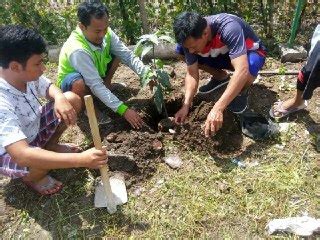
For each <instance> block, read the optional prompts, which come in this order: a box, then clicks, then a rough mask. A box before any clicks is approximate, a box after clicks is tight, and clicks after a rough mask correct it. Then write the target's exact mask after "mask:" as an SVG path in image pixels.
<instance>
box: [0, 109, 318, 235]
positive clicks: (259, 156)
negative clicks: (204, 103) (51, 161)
mask: <svg viewBox="0 0 320 240" xmlns="http://www.w3.org/2000/svg"><path fill="white" fill-rule="evenodd" d="M312 114H314V113H312ZM312 114H311V115H312ZM302 120H303V119H301V118H298V119H297V121H295V124H292V125H291V126H290V127H289V128H288V131H287V132H283V133H281V135H280V136H279V137H278V138H277V139H274V140H270V141H265V142H256V143H255V142H253V141H251V140H248V141H249V144H248V145H247V146H246V150H244V152H243V153H242V154H241V155H240V156H239V158H240V159H241V160H242V161H244V162H245V163H247V164H248V167H247V168H245V169H241V168H239V167H237V166H236V165H235V164H233V163H231V161H230V159H229V158H224V159H221V158H218V157H215V156H212V157H210V156H208V155H206V154H203V153H199V152H195V151H192V150H191V149H189V150H188V151H184V152H181V151H179V149H180V148H181V146H180V145H179V143H178V142H174V141H167V142H165V143H164V146H165V149H166V151H168V152H175V151H176V152H178V153H179V155H180V157H181V158H182V160H183V165H182V167H181V168H180V169H178V170H172V169H170V168H169V167H168V166H167V165H166V164H165V163H164V162H163V163H161V164H159V165H157V172H156V173H155V174H154V175H153V176H152V178H150V179H148V181H145V182H140V183H138V184H136V185H133V186H131V188H129V189H128V193H129V202H128V203H127V204H125V205H123V206H122V207H120V209H119V210H118V211H117V213H116V214H114V215H109V214H108V213H107V211H106V209H95V208H94V207H93V196H94V181H95V178H96V177H97V175H98V174H97V173H96V172H94V171H91V170H84V169H76V170H59V171H55V172H54V174H56V175H57V174H58V175H59V178H60V179H61V178H62V181H63V182H64V183H65V188H64V190H63V192H62V193H61V194H57V195H55V196H53V197H50V198H44V197H42V198H41V197H40V198H39V197H38V196H37V195H35V194H33V193H31V192H30V191H29V190H28V189H26V188H25V187H24V186H23V185H22V184H21V183H20V182H18V181H11V182H10V183H9V181H7V180H2V179H0V180H1V182H0V183H1V186H4V187H1V188H0V200H2V199H4V200H5V202H6V204H7V209H6V214H7V215H6V216H5V218H4V220H3V219H1V218H0V220H2V221H0V235H1V236H2V237H1V238H4V239H7V238H14V239H16V238H17V239H20V238H35V237H37V238H42V239H47V238H51V237H52V238H54V239H66V238H69V239H91V238H101V237H103V236H105V237H108V238H112V237H114V238H125V239H127V238H130V239H140V238H148V239H159V238H169V239H171V238H187V239H189V238H205V239H206V238H209V239H220V238H227V239H252V238H265V237H267V234H266V231H265V227H266V224H267V223H268V222H269V221H270V220H272V219H275V218H285V217H290V216H300V215H302V214H304V213H308V214H309V215H310V216H313V217H316V218H319V217H320V212H319V197H320V190H319V183H320V182H319V165H317V164H319V162H317V161H319V159H320V154H319V153H317V152H316V151H315V149H314V146H313V142H314V136H312V135H308V134H306V133H305V129H306V126H305V125H304V123H303V121H302ZM75 135H80V134H79V132H78V130H77V129H75V128H73V129H70V130H69V131H67V132H66V133H65V134H64V136H63V141H67V140H68V139H73V138H74V136H75ZM78 141H79V142H78V143H82V144H83V146H84V147H86V146H88V145H89V143H90V142H91V141H90V139H88V138H87V137H85V136H79V138H78ZM253 162H257V163H258V165H252V166H251V167H250V163H253ZM3 181H6V182H5V184H4V182H3ZM137 189H139V191H140V192H141V194H140V195H139V196H136V194H135V192H136V190H137ZM0 203H1V202H0ZM0 214H1V213H0ZM0 217H1V215H0ZM282 236H285V237H288V235H282ZM291 237H292V236H291Z"/></svg>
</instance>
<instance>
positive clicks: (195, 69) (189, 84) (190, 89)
mask: <svg viewBox="0 0 320 240" xmlns="http://www.w3.org/2000/svg"><path fill="white" fill-rule="evenodd" d="M198 84H199V66H198V62H195V63H194V64H192V65H190V66H188V67H187V75H186V78H185V89H186V90H185V91H186V93H185V98H184V102H183V105H182V107H181V108H180V110H179V111H178V112H177V113H176V114H175V122H176V123H177V124H182V123H184V121H185V119H186V117H187V115H188V112H189V108H190V106H191V103H192V100H193V97H194V95H195V94H196V92H197V89H198Z"/></svg>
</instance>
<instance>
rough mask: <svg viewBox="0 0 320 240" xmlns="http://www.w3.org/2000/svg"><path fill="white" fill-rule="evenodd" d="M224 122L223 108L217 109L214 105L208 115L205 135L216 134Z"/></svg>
mask: <svg viewBox="0 0 320 240" xmlns="http://www.w3.org/2000/svg"><path fill="white" fill-rule="evenodd" d="M222 123H223V111H222V110H221V109H215V107H213V108H212V109H211V111H210V113H209V114H208V116H207V120H206V122H205V127H204V135H205V136H206V137H210V136H212V135H213V134H215V133H216V132H217V131H218V130H219V129H220V128H221V127H222Z"/></svg>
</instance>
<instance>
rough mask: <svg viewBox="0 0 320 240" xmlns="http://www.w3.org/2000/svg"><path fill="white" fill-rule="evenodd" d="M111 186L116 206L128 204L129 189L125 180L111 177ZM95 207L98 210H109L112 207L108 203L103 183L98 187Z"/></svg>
mask: <svg viewBox="0 0 320 240" xmlns="http://www.w3.org/2000/svg"><path fill="white" fill-rule="evenodd" d="M110 186H111V192H112V195H113V200H114V203H115V204H116V205H122V204H124V203H126V202H128V194H127V189H126V185H125V182H124V180H123V179H121V178H120V177H116V176H113V177H110ZM111 204H113V203H111ZM94 206H95V207H97V208H102V207H107V208H108V209H109V207H110V203H108V201H107V195H106V192H105V190H104V187H103V183H102V182H101V181H100V182H99V183H98V184H97V186H96V190H95V197H94ZM108 211H109V210H108ZM109 213H113V212H109Z"/></svg>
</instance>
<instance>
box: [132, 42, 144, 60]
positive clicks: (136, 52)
mask: <svg viewBox="0 0 320 240" xmlns="http://www.w3.org/2000/svg"><path fill="white" fill-rule="evenodd" d="M142 51H143V46H142V44H141V43H139V42H138V43H137V45H136V46H135V48H134V55H136V56H138V57H141V54H142Z"/></svg>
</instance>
